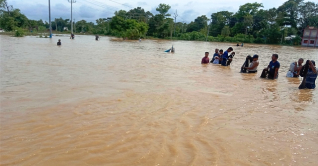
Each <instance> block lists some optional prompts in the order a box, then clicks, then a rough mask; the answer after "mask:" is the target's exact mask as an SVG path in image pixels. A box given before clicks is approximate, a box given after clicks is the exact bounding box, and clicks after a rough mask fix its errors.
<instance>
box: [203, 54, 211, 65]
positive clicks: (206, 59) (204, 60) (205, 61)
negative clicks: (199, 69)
mask: <svg viewBox="0 0 318 166" xmlns="http://www.w3.org/2000/svg"><path fill="white" fill-rule="evenodd" d="M209 62H210V59H209V52H205V56H204V57H203V58H202V61H201V64H208V63H209Z"/></svg>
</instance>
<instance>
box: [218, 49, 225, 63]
mask: <svg viewBox="0 0 318 166" xmlns="http://www.w3.org/2000/svg"><path fill="white" fill-rule="evenodd" d="M223 54H224V52H223V50H222V49H220V51H219V64H222V59H223V58H222V56H223Z"/></svg>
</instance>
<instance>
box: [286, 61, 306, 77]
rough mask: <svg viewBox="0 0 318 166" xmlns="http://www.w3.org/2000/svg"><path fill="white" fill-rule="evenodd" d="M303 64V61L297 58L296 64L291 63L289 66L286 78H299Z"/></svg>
mask: <svg viewBox="0 0 318 166" xmlns="http://www.w3.org/2000/svg"><path fill="white" fill-rule="evenodd" d="M303 62H304V59H303V58H299V60H298V63H297V62H293V63H291V64H290V66H289V71H288V72H287V74H286V77H299V73H300V70H301V68H302V67H303V65H302V64H303Z"/></svg>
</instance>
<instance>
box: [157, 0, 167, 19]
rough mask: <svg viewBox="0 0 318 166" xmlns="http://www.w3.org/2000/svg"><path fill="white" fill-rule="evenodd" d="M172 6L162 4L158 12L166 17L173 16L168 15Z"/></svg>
mask: <svg viewBox="0 0 318 166" xmlns="http://www.w3.org/2000/svg"><path fill="white" fill-rule="evenodd" d="M170 8H171V6H170V5H167V4H164V3H161V4H159V6H158V7H157V8H156V11H158V12H159V13H160V14H161V15H163V16H164V17H167V16H171V14H168V11H169V10H170Z"/></svg>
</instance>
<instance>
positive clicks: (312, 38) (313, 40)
mask: <svg viewBox="0 0 318 166" xmlns="http://www.w3.org/2000/svg"><path fill="white" fill-rule="evenodd" d="M301 45H302V46H306V47H318V28H315V27H307V28H306V29H305V30H304V34H303V39H302V42H301Z"/></svg>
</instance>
